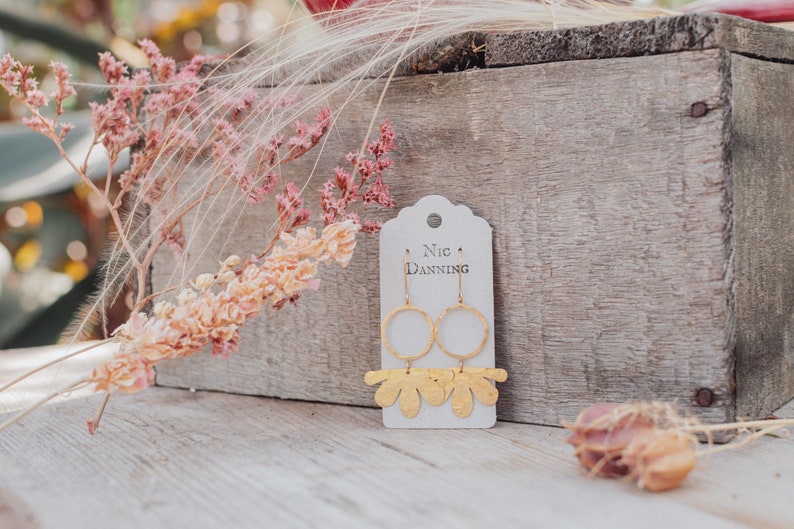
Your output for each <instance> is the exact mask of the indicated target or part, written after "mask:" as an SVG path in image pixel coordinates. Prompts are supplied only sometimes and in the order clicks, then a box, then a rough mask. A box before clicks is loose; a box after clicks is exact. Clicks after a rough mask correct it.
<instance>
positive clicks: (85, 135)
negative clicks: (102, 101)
mask: <svg viewBox="0 0 794 529" xmlns="http://www.w3.org/2000/svg"><path fill="white" fill-rule="evenodd" d="M66 117H68V119H65V120H64V121H69V122H71V123H73V124H74V125H75V128H74V130H73V131H72V132H71V133H70V134H69V135H68V136H67V138H66V140H65V141H64V149H65V150H66V152H67V153H68V155H69V156H70V158H71V159H72V160H74V161H75V163H76V164H78V165H81V164H82V163H83V161H84V160H85V157H86V155H87V154H88V152H89V149H90V148H91V145H92V144H93V142H94V132H93V128H92V126H91V114H90V112H89V111H85V112H71V113H69V114H68V115H67V116H66ZM0 156H2V158H1V159H2V161H3V163H2V165H0V243H1V244H0V348H9V347H20V346H33V345H47V344H51V343H54V342H55V341H56V340H57V339H58V335H59V334H60V332H61V330H62V329H63V328H64V327H65V326H66V324H67V323H68V322H69V321H70V320H71V319H72V317H73V314H74V312H75V310H76V308H77V306H78V305H79V303H80V301H81V300H82V299H84V297H85V296H86V295H87V294H88V293H89V292H90V291H91V289H93V288H94V282H95V281H96V274H95V273H93V272H92V269H93V267H94V265H95V263H96V261H97V260H98V258H99V253H100V252H101V251H102V247H103V246H104V241H105V239H106V237H107V231H106V227H105V222H106V221H105V218H104V216H103V215H100V214H97V213H96V212H94V211H92V209H91V207H90V205H89V203H88V202H87V201H85V200H82V199H80V198H79V196H78V195H77V194H76V193H74V188H75V185H76V184H77V183H79V182H80V178H79V176H78V175H77V174H76V173H75V171H74V169H73V168H72V166H71V165H69V164H68V163H67V162H66V161H65V160H64V159H63V158H61V156H60V154H59V153H58V150H57V148H56V147H55V146H54V145H53V143H52V142H51V141H50V140H49V139H47V138H45V137H44V136H42V135H40V134H38V133H35V132H33V131H31V130H29V129H28V128H27V127H26V126H25V125H18V124H13V125H0ZM121 158H122V159H121V160H119V162H118V163H117V165H116V166H115V167H114V168H113V174H115V175H117V174H118V173H120V172H121V171H123V170H124V169H125V168H126V167H127V164H128V163H129V155H128V153H124V155H123V156H122V157H121ZM87 167H88V176H89V177H90V178H92V179H94V180H97V181H104V179H105V177H106V176H107V173H108V161H107V158H106V156H105V152H104V148H103V147H102V145H101V144H100V145H97V146H96V147H95V148H94V149H93V151H91V157H90V159H89V160H88V164H87ZM34 203H35V204H34ZM30 204H34V205H35V208H34V209H38V211H39V215H38V219H37V222H27V223H24V222H23V223H20V224H17V223H15V222H12V221H10V220H9V219H11V216H10V215H9V214H8V213H10V212H11V211H12V210H16V213H17V214H20V212H22V211H24V209H25V206H26V205H30ZM21 214H22V216H23V219H24V215H25V214H24V213H21ZM97 215H99V216H97ZM31 243H32V245H31ZM70 243H73V244H74V243H76V244H78V245H82V248H83V250H86V249H88V250H89V252H87V255H86V256H84V257H82V258H81V259H82V260H81V261H80V262H79V263H75V262H73V261H71V260H70V259H71V258H70V257H69V256H68V252H69V250H68V245H69V244H70ZM26 245H27V246H28V252H30V248H35V250H34V253H33V254H32V257H31V256H30V255H28V261H29V266H22V264H20V263H22V262H23V260H22V259H20V258H19V257H20V256H22V255H23V252H24V251H25V247H26ZM70 262H71V264H72V265H75V264H77V265H78V266H79V267H82V269H83V273H80V274H78V275H75V274H74V273H70V272H69V270H68V268H67V266H66V265H67V264H68V263H70ZM86 273H87V274H88V276H87V277H85V279H83V280H82V281H81V280H80V278H82V277H83V276H84V275H85V274H86Z"/></svg>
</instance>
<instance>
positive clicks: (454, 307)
mask: <svg viewBox="0 0 794 529" xmlns="http://www.w3.org/2000/svg"><path fill="white" fill-rule="evenodd" d="M454 310H465V311H467V312H471V313H472V314H474V315H475V316H477V317H478V318H479V319H480V321H481V322H482V327H483V335H482V342H480V345H478V346H477V348H476V349H474V351H472V352H470V353H469V354H465V355H458V354H455V353H452V352H450V351H449V350H447V348H446V347H444V344H443V343H442V342H441V337H440V336H439V328H440V327H441V321H442V320H443V319H444V317H445V316H446V315H447V314H449V313H450V312H452V311H454ZM433 334H435V339H436V343H437V344H438V347H439V348H441V350H442V351H443V352H444V354H445V355H447V356H451V357H452V358H455V359H457V360H460V361H461V362H463V360H466V359H467V358H471V357H473V356H477V355H478V354H480V351H482V350H483V348H484V347H485V342H487V341H488V322H487V321H486V320H485V316H483V315H482V313H481V312H480V311H479V310H477V309H475V308H474V307H470V306H469V305H466V304H464V303H458V304H457V305H452V306H451V307H447V308H446V309H444V312H442V313H441V314H439V315H438V319H436V325H435V327H433Z"/></svg>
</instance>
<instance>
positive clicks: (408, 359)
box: [380, 304, 435, 362]
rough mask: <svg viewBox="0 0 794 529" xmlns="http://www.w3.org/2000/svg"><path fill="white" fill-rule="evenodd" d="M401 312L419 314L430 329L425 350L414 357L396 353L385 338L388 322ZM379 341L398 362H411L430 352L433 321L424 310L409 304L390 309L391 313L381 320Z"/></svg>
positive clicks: (432, 337) (433, 337)
mask: <svg viewBox="0 0 794 529" xmlns="http://www.w3.org/2000/svg"><path fill="white" fill-rule="evenodd" d="M403 311H412V312H418V313H419V314H421V315H422V316H423V317H424V319H425V321H426V322H427V326H428V327H429V328H430V338H428V340H427V345H425V348H424V349H422V351H421V352H419V353H417V354H415V355H404V354H400V353H398V352H397V351H395V350H394V348H393V347H392V346H391V343H389V340H388V338H386V328H387V327H388V324H389V321H390V320H391V318H392V317H393V316H394V315H395V314H397V313H399V312H403ZM380 339H381V341H382V342H383V345H384V346H386V349H388V351H389V352H390V353H391V354H393V355H394V356H396V357H397V358H399V359H400V360H405V361H406V362H411V361H412V360H416V359H417V358H421V357H423V356H424V355H426V354H427V353H428V352H429V351H430V349H432V347H433V342H434V341H435V328H434V327H433V320H432V319H430V315H429V314H428V313H427V312H425V311H424V310H422V309H420V308H419V307H417V306H416V305H410V304H406V305H400V306H399V307H396V308H394V309H392V310H391V312H389V313H388V314H387V315H386V317H385V318H384V319H383V323H381V326H380Z"/></svg>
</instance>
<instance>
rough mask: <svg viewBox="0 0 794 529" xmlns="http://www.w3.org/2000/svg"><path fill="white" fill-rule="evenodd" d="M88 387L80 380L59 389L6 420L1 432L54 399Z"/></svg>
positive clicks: (0, 425)
mask: <svg viewBox="0 0 794 529" xmlns="http://www.w3.org/2000/svg"><path fill="white" fill-rule="evenodd" d="M86 385H88V384H87V382H86V381H85V380H80V381H78V382H75V383H72V384H70V385H68V386H66V387H63V388H61V389H59V390H57V391H53V392H52V393H50V394H49V395H47V396H46V397H44V398H43V399H41V400H39V401H37V402H36V403H35V404H32V405H31V406H28V407H27V408H25V409H24V410H22V411H21V412H19V413H17V414H16V415H14V416H13V417H11V418H10V419H8V420H6V421H5V422H4V423H3V424H0V432H2V431H3V430H5V429H6V428H8V427H9V426H11V425H13V424H16V423H17V422H19V421H21V420H22V419H24V418H25V417H27V416H28V415H30V414H31V413H33V412H34V411H36V410H37V409H39V408H41V407H42V406H44V405H45V404H47V403H48V402H50V401H51V400H52V399H54V398H56V397H60V396H61V395H64V394H66V393H69V392H70V391H74V390H76V389H79V388H81V387H83V386H86Z"/></svg>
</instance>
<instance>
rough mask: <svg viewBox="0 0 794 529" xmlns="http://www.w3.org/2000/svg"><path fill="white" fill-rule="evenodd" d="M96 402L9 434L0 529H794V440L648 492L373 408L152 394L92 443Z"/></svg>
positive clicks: (522, 428)
mask: <svg viewBox="0 0 794 529" xmlns="http://www.w3.org/2000/svg"><path fill="white" fill-rule="evenodd" d="M10 358H14V356H13V354H6V353H0V381H1V380H3V379H4V378H5V377H7V376H8V372H9V370H11V368H8V366H12V365H15V364H14V363H13V362H9V361H8V360H9V359H10ZM3 367H6V369H3ZM72 371H73V370H72ZM69 372H70V371H69V369H63V370H62V373H61V374H67V373H69ZM72 374H73V373H72ZM48 377H49V378H48V380H49V381H50V382H52V381H53V379H54V378H57V377H55V376H53V375H48ZM6 399H7V398H6ZM96 403H97V396H96V395H94V396H91V397H85V396H78V397H74V398H71V399H68V400H62V401H60V402H57V403H55V404H52V405H50V406H48V407H46V408H44V409H42V410H39V411H38V412H36V413H35V414H33V415H31V416H30V417H28V418H26V419H24V420H23V421H22V422H21V423H19V424H17V425H15V426H13V427H11V428H10V429H8V430H6V431H5V432H2V433H0V528H3V529H4V528H6V527H8V528H15V529H27V528H33V527H39V528H93V527H97V528H107V527H114V528H121V529H123V528H127V527H130V528H132V527H136V528H138V527H146V528H161V527H162V528H180V527H193V528H215V527H231V528H248V527H251V528H254V527H255V528H262V527H268V528H270V527H273V528H279V527H345V528H349V527H367V528H369V527H379V528H384V527H386V528H389V527H394V528H398V527H399V528H404V527H405V528H408V527H439V528H441V527H443V528H453V527H454V528H462V527H522V528H523V527H532V528H535V527H550V528H555V529H557V528H582V527H587V528H599V527H605V528H606V527H609V528H611V529H613V528H615V527H642V528H657V527H658V528H670V527H681V528H689V527H696V528H698V529H706V528H747V527H753V528H758V527H761V528H766V527H771V528H791V527H794V501H792V500H794V438H772V437H767V438H763V439H760V440H759V441H757V442H755V443H753V444H751V445H749V446H745V447H742V448H739V449H737V450H734V451H730V452H727V453H721V454H716V455H714V456H712V457H711V458H710V459H709V460H707V461H700V463H699V465H698V468H697V469H696V470H695V471H694V472H693V473H692V474H691V475H690V476H689V478H688V479H687V481H686V482H685V483H684V485H683V486H682V487H680V488H679V489H677V490H674V491H671V492H667V493H661V494H653V493H648V492H644V491H641V490H637V489H636V488H635V487H634V486H633V485H632V484H630V483H627V482H621V481H616V480H605V479H588V478H586V477H585V476H584V475H583V473H582V472H581V471H580V470H579V469H578V468H577V465H576V462H575V460H574V458H573V455H572V452H573V449H572V448H571V447H570V446H569V445H567V444H565V443H564V440H565V437H566V433H565V431H564V430H562V429H559V428H551V427H540V426H530V425H525V424H517V423H505V422H500V423H498V424H497V426H496V427H495V428H493V429H490V430H424V431H422V430H387V429H385V428H383V427H382V425H381V421H380V411H379V410H376V409H368V408H357V407H349V406H336V405H329V404H318V403H308V402H295V401H283V400H276V399H267V398H260V397H247V396H239V395H229V394H223V393H211V392H196V393H192V392H190V391H187V390H176V389H167V388H161V387H155V388H151V389H149V390H147V391H145V392H143V393H139V394H137V395H131V396H124V395H120V396H114V398H113V399H111V402H110V405H109V407H108V410H107V412H106V414H105V417H104V419H103V421H102V425H101V428H100V430H99V432H98V433H97V434H96V435H94V436H90V435H88V433H87V432H86V429H85V419H86V418H88V417H89V416H90V415H91V414H92V413H93V411H94V407H95V406H96ZM16 404H17V405H18V404H19V403H18V402H17V403H16ZM11 407H14V406H11ZM779 415H781V416H789V417H791V416H794V405H792V404H789V405H788V406H787V407H786V408H784V409H783V410H781V411H780V412H779ZM7 416H8V415H7V414H6V415H4V417H7Z"/></svg>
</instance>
